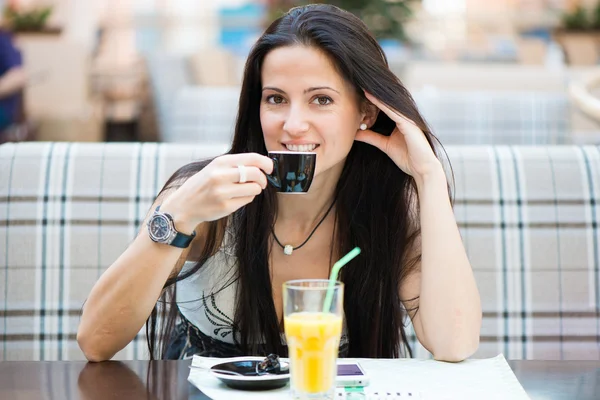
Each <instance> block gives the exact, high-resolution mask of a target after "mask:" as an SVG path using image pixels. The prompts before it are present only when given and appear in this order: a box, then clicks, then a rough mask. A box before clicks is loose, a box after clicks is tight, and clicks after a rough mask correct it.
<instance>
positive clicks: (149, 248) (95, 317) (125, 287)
mask: <svg viewBox="0 0 600 400" xmlns="http://www.w3.org/2000/svg"><path fill="white" fill-rule="evenodd" d="M165 194H168V193H165ZM162 200H163V197H162V196H161V197H160V198H158V199H157V200H156V201H155V202H154V204H153V205H152V207H151V208H150V210H154V209H155V208H156V206H158V205H160V204H161V203H162ZM150 214H151V213H150ZM150 214H149V215H150ZM174 216H175V214H174ZM148 217H149V216H148ZM148 217H146V220H145V221H144V223H143V224H142V228H141V229H140V233H139V235H138V236H137V237H136V239H135V240H134V241H133V242H132V243H131V245H129V247H128V248H127V250H125V252H124V253H123V254H121V256H120V257H119V258H118V259H117V260H116V261H115V262H114V263H113V264H112V265H111V266H110V267H108V269H107V270H106V271H105V272H104V273H103V274H102V276H100V279H98V281H97V282H96V284H95V285H94V287H93V288H92V291H91V292H90V295H89V296H88V298H87V300H86V303H85V305H84V307H83V313H82V316H81V321H80V324H79V328H78V330H77V342H78V343H79V347H80V348H81V350H82V351H83V353H84V354H85V356H86V358H87V359H88V360H90V361H104V360H109V359H111V358H112V357H113V356H114V355H115V354H116V353H117V352H118V351H120V350H121V349H122V348H124V347H125V346H126V345H127V344H128V343H129V342H130V341H131V340H133V338H134V337H135V335H137V333H138V332H139V331H140V329H141V328H142V327H143V326H144V323H145V322H146V320H147V319H148V316H149V315H150V312H151V311H152V309H153V308H154V305H155V304H156V301H157V300H158V298H159V297H160V295H161V293H162V290H163V286H164V284H165V282H166V281H167V279H168V278H169V276H171V275H176V274H177V273H178V272H179V270H180V269H181V267H182V266H183V263H184V261H185V259H186V257H187V253H188V252H189V251H190V249H191V248H192V247H193V246H197V243H202V242H203V237H202V236H204V232H203V231H202V226H198V227H197V229H196V232H197V236H196V238H194V240H193V241H192V244H191V245H190V247H188V248H186V249H180V248H177V247H173V246H168V245H163V244H158V243H154V242H153V241H152V240H151V239H150V237H149V236H148V232H147V227H146V223H147V220H148ZM176 225H177V222H176ZM180 225H181V224H180ZM177 228H178V229H182V228H180V226H177ZM188 229H189V228H188ZM182 231H183V230H182ZM190 232H191V230H190ZM185 233H188V232H185Z"/></svg>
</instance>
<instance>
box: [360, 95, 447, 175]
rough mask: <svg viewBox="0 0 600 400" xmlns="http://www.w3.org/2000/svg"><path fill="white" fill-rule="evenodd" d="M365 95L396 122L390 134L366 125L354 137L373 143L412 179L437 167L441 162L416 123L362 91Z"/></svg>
mask: <svg viewBox="0 0 600 400" xmlns="http://www.w3.org/2000/svg"><path fill="white" fill-rule="evenodd" d="M365 95H366V97H367V99H368V100H369V101H370V102H371V103H373V104H374V105H375V106H377V108H379V109H380V110H381V111H383V112H384V113H386V115H387V116H388V117H390V119H391V120H392V121H394V122H395V123H396V128H394V131H393V132H392V134H391V135H390V136H384V135H381V134H379V133H377V132H373V131H372V130H370V129H367V130H364V131H361V130H359V131H358V133H357V134H356V138H355V140H357V141H359V142H365V143H368V144H370V145H372V146H375V147H377V148H378V149H379V150H381V151H383V152H384V153H385V154H387V155H388V157H390V158H391V159H392V161H394V163H396V165H397V166H398V167H399V168H400V169H401V170H402V171H404V172H406V173H407V174H408V175H411V176H412V177H413V178H415V180H421V179H423V178H424V177H425V176H427V175H428V174H430V173H432V172H437V171H434V170H436V169H440V168H441V163H440V162H439V160H438V159H437V157H436V156H435V154H434V152H433V150H432V149H431V146H430V145H429V142H427V139H426V138H425V134H424V133H423V131H422V130H421V129H420V128H419V127H418V126H417V124H415V123H414V122H413V121H412V120H410V119H408V118H407V117H405V116H404V115H402V114H401V113H400V112H398V111H396V110H393V109H391V108H390V107H388V106H387V105H385V104H383V103H382V102H381V101H379V100H378V99H376V98H375V97H373V96H372V95H371V94H369V93H367V92H365Z"/></svg>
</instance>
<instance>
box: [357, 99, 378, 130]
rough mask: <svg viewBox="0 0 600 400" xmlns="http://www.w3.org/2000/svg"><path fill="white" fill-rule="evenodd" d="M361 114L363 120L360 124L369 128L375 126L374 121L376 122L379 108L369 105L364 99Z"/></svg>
mask: <svg viewBox="0 0 600 400" xmlns="http://www.w3.org/2000/svg"><path fill="white" fill-rule="evenodd" d="M362 113H363V119H362V121H361V122H362V123H365V124H367V126H368V127H369V128H370V127H372V126H373V125H374V124H375V121H376V120H377V116H378V115H379V108H377V106H376V105H375V104H373V103H371V102H370V101H369V100H366V99H365V100H364V101H363V103H362Z"/></svg>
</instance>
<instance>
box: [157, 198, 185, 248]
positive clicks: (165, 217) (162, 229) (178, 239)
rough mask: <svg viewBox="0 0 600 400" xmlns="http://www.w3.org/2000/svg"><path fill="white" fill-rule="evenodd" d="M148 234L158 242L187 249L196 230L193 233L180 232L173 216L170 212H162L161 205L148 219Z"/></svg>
mask: <svg viewBox="0 0 600 400" xmlns="http://www.w3.org/2000/svg"><path fill="white" fill-rule="evenodd" d="M148 234H149V235H150V239H152V241H154V242H156V243H164V244H168V245H171V246H175V247H179V248H182V249H185V248H186V247H188V246H189V245H190V243H192V240H193V239H194V237H196V231H194V232H192V234H191V235H186V234H184V233H181V232H178V231H177V229H175V223H174V222H173V217H172V216H171V215H170V214H167V213H164V212H160V206H158V207H156V210H155V211H154V214H152V216H151V217H150V219H149V220H148Z"/></svg>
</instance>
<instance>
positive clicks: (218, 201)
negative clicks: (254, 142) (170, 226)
mask: <svg viewBox="0 0 600 400" xmlns="http://www.w3.org/2000/svg"><path fill="white" fill-rule="evenodd" d="M238 165H242V166H243V167H244V168H245V170H246V182H245V183H240V170H239V168H238ZM263 171H264V172H263ZM272 171H273V161H272V160H271V159H270V158H268V157H266V156H263V155H260V154H257V153H243V154H227V155H224V156H220V157H217V158H215V159H214V160H213V161H212V162H211V163H210V164H208V165H207V166H206V167H205V168H204V169H202V170H201V171H199V172H198V173H196V174H195V175H193V176H191V177H190V178H189V179H188V180H187V181H185V182H184V183H183V185H181V186H180V187H179V188H178V189H177V190H175V191H174V192H173V193H172V194H171V195H170V196H169V197H167V198H166V199H165V201H164V202H163V204H162V205H161V207H160V208H161V211H163V212H168V213H169V214H171V215H172V216H173V218H174V219H175V226H176V227H177V230H179V231H181V232H184V233H191V232H192V231H193V230H194V229H195V228H196V226H197V225H198V224H200V223H202V222H208V221H215V220H217V219H220V218H222V217H225V216H227V215H229V214H231V213H233V212H234V211H236V210H238V209H239V208H241V207H243V206H245V205H246V204H249V203H250V202H252V200H254V198H255V197H256V196H257V195H259V194H260V193H261V192H262V191H263V190H264V189H265V188H266V187H267V178H266V176H265V173H267V174H270V173H272Z"/></svg>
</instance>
